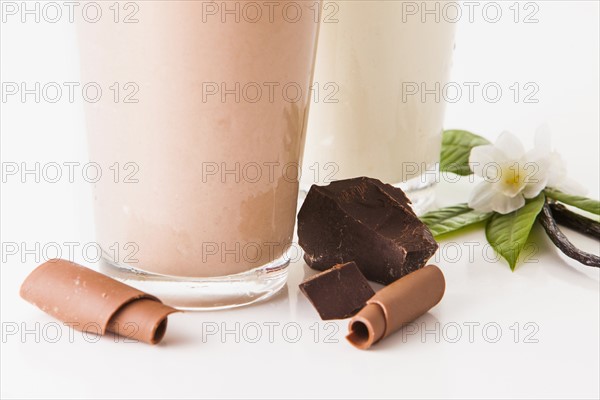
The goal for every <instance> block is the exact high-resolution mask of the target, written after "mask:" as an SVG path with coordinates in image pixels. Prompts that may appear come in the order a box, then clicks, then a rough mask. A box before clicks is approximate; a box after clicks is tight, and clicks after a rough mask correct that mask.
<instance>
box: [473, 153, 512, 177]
mask: <svg viewBox="0 0 600 400" xmlns="http://www.w3.org/2000/svg"><path fill="white" fill-rule="evenodd" d="M505 162H506V156H505V155H504V154H503V153H502V152H501V151H499V150H498V149H497V148H496V147H495V146H494V145H492V144H486V145H483V146H475V147H473V148H472V149H471V154H470V155H469V165H470V167H471V170H472V171H473V172H474V173H475V175H477V176H481V177H482V178H490V179H496V176H495V175H497V174H498V171H499V170H500V166H501V164H503V163H505ZM492 165H493V167H491V166H492ZM488 167H491V168H488ZM490 173H491V174H492V175H494V176H492V177H488V176H485V175H484V174H486V175H488V174H490Z"/></svg>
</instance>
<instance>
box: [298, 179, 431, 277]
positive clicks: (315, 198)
mask: <svg viewBox="0 0 600 400" xmlns="http://www.w3.org/2000/svg"><path fill="white" fill-rule="evenodd" d="M298 242H299V244H300V246H301V247H302V248H303V249H304V252H305V254H304V260H305V261H306V263H307V264H308V265H309V266H310V267H311V268H314V269H317V270H321V271H322V270H325V269H327V268H329V267H330V266H331V265H334V264H341V263H345V262H349V261H354V262H356V265H357V266H358V268H359V269H360V270H361V272H362V273H363V274H364V276H365V277H366V278H367V279H369V280H371V281H374V282H379V283H382V284H384V285H387V284H389V283H392V282H394V281H395V280H397V279H399V278H401V277H403V276H404V275H406V274H409V273H410V272H412V271H415V270H417V269H419V268H422V267H423V266H424V265H425V263H426V262H427V260H428V259H429V258H430V257H431V256H432V255H433V253H435V251H436V250H437V247H438V245H437V243H436V241H435V240H434V239H433V235H432V234H431V232H430V231H429V229H428V228H427V226H425V224H423V223H422V222H421V221H420V220H419V218H418V217H417V216H416V215H415V213H414V212H413V210H412V208H411V206H410V201H409V200H408V198H407V197H406V195H405V194H404V192H403V191H402V190H400V189H398V188H395V187H393V186H391V185H386V184H384V183H382V182H381V181H379V180H377V179H371V178H364V177H363V178H354V179H347V180H341V181H335V182H333V183H331V184H330V185H328V186H317V185H313V186H312V187H311V188H310V191H309V192H308V195H307V196H306V199H305V200H304V204H303V205H302V208H301V209H300V212H299V213H298Z"/></svg>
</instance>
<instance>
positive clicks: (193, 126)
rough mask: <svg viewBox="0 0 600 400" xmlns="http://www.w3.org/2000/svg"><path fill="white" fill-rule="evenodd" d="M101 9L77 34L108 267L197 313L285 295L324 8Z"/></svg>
mask: <svg viewBox="0 0 600 400" xmlns="http://www.w3.org/2000/svg"><path fill="white" fill-rule="evenodd" d="M108 3H110V4H108ZM273 3H276V4H273ZM98 4H101V6H102V10H101V11H102V18H100V19H99V20H97V21H96V22H94V23H89V22H83V23H81V24H79V27H78V30H79V42H80V51H81V65H82V69H81V71H82V72H81V73H82V80H83V81H84V82H87V83H93V84H92V85H91V86H88V88H87V89H88V90H90V91H92V92H94V91H95V90H96V89H100V90H101V91H102V96H101V99H100V100H98V101H95V102H88V104H87V108H86V123H87V131H88V138H89V148H90V158H91V162H93V163H96V164H97V165H98V166H99V167H100V168H101V171H102V173H103V177H102V179H100V180H99V181H98V182H97V183H96V184H95V185H94V209H95V221H96V232H97V241H98V243H99V245H100V247H101V249H102V254H103V270H104V271H105V272H107V273H108V274H110V275H113V276H115V277H117V278H119V279H121V280H123V281H125V282H127V283H129V284H132V285H133V286H137V287H141V288H143V289H145V290H147V291H149V292H151V293H152V294H155V295H157V296H159V297H160V298H161V299H163V300H165V301H166V302H168V303H169V304H172V305H175V306H178V307H180V308H187V309H202V308H223V307H232V306H237V305H242V304H248V303H252V302H255V301H258V300H261V299H264V298H266V297H268V296H270V295H272V294H273V293H275V292H277V291H278V290H279V289H280V288H281V287H282V286H283V285H284V284H285V281H286V278H287V265H288V262H289V260H288V259H287V258H286V251H287V249H288V248H289V246H290V243H291V241H292V234H293V228H294V223H295V213H296V204H297V194H298V170H299V168H298V165H299V162H300V159H301V155H302V150H303V145H304V136H305V126H306V123H305V122H306V119H307V114H308V105H309V98H310V97H309V94H308V91H309V88H310V85H311V79H312V73H313V65H314V57H315V48H316V38H317V33H318V20H315V17H314V12H315V11H314V10H313V8H314V7H315V2H304V1H295V2H294V1H288V0H282V1H277V2H266V3H257V2H246V1H224V2H212V1H179V0H171V1H139V2H135V1H134V2H126V3H124V2H119V3H113V2H106V3H104V2H100V3H96V5H98ZM317 4H318V3H317ZM94 7H95V6H94Z"/></svg>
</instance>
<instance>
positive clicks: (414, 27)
mask: <svg viewBox="0 0 600 400" xmlns="http://www.w3.org/2000/svg"><path fill="white" fill-rule="evenodd" d="M457 6H458V3H456V2H451V1H425V2H424V1H420V2H415V1H400V0H370V1H361V0H356V1H326V2H324V3H323V23H322V26H321V31H320V37H319V49H318V52H317V61H316V68H315V80H314V84H313V87H314V88H315V90H316V89H318V91H319V92H318V93H317V94H318V96H316V97H315V104H314V105H313V106H312V108H311V115H310V118H309V124H308V133H307V142H306V152H305V158H304V168H303V177H302V188H303V189H305V190H306V189H308V187H309V186H310V184H311V183H321V184H323V183H327V181H329V180H336V179H345V178H350V177H356V176H364V175H366V176H370V177H375V178H379V179H381V180H382V181H385V182H386V183H391V184H398V185H399V186H400V187H402V188H403V189H405V190H406V191H407V194H408V195H409V197H410V198H411V199H412V200H413V204H414V205H415V207H416V208H417V211H419V210H422V209H424V208H425V207H426V206H427V205H428V204H429V203H431V201H432V200H433V191H432V190H431V189H432V186H433V184H434V183H435V180H436V174H435V171H436V164H437V162H438V161H439V154H440V144H441V133H442V123H443V119H444V110H445V103H444V101H443V92H442V91H443V88H444V85H445V83H446V81H447V79H448V75H449V71H450V66H451V61H452V53H453V48H454V30H455V23H454V22H455V21H454V22H453V20H454V19H455V18H456V15H455V14H456V11H457V9H456V7H457Z"/></svg>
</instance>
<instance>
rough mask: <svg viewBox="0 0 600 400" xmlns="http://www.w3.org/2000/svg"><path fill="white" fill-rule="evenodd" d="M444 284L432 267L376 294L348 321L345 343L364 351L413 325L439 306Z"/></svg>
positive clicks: (442, 277)
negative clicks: (346, 340)
mask: <svg viewBox="0 0 600 400" xmlns="http://www.w3.org/2000/svg"><path fill="white" fill-rule="evenodd" d="M445 288H446V282H445V280H444V274H442V271H441V270H440V269H439V268H438V267H436V266H435V265H428V266H426V267H423V268H421V269H419V270H417V271H415V272H411V273H410V274H408V275H406V276H404V277H403V278H400V279H398V280H397V281H396V282H394V283H392V284H391V285H389V286H386V287H384V288H383V289H381V290H380V291H379V292H377V293H375V295H374V296H373V297H371V298H370V299H369V300H368V301H367V305H366V306H365V307H364V308H363V309H362V310H361V311H360V312H359V313H358V314H357V315H356V316H354V318H352V319H351V320H350V324H349V325H348V329H349V331H350V332H349V333H348V336H346V339H348V341H349V342H350V343H352V344H353V345H354V346H355V347H357V348H359V349H362V350H366V349H368V348H369V347H371V346H372V345H373V344H375V343H377V342H379V341H380V340H381V339H383V338H385V337H387V336H389V335H391V334H392V333H394V332H396V331H397V330H399V329H400V328H402V326H404V325H406V324H408V323H409V322H411V321H414V320H415V319H417V318H418V317H420V316H421V315H423V314H425V313H426V312H427V311H429V310H430V309H431V308H432V307H433V306H435V305H436V304H437V303H439V302H440V300H441V299H442V296H443V295H444V290H445Z"/></svg>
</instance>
